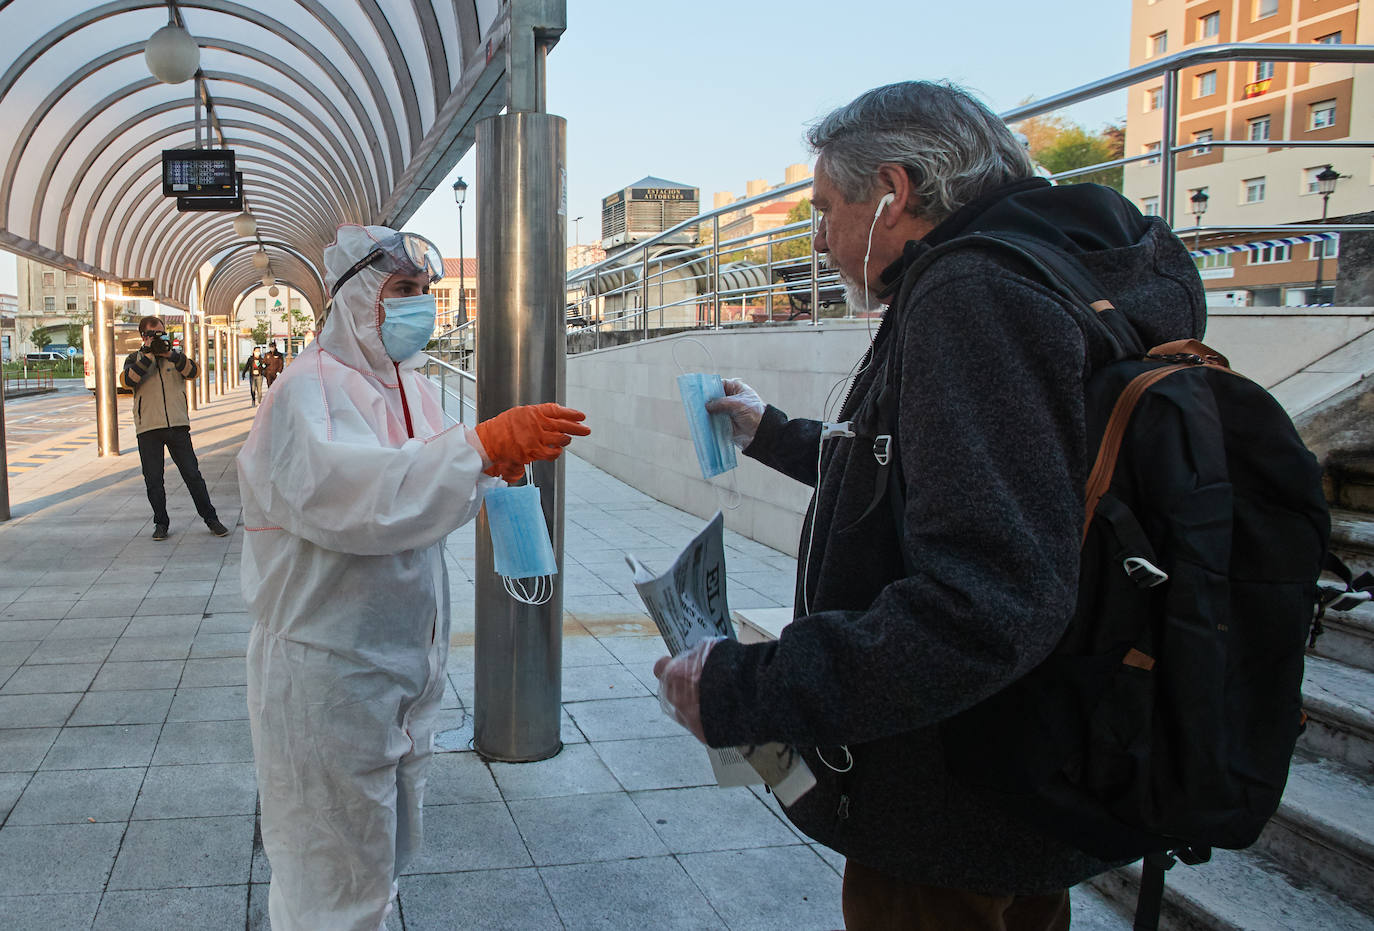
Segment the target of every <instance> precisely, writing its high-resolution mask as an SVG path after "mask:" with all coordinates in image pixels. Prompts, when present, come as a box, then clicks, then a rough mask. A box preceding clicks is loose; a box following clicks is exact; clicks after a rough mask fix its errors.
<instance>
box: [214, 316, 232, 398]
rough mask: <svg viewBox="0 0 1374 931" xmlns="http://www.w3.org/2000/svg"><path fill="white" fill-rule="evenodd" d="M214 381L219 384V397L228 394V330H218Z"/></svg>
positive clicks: (226, 328)
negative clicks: (217, 350)
mask: <svg viewBox="0 0 1374 931" xmlns="http://www.w3.org/2000/svg"><path fill="white" fill-rule="evenodd" d="M215 374H216V376H217V378H216V379H215V380H216V381H217V382H219V394H220V397H225V396H226V395H228V394H229V328H228V327H220V328H219V353H218V354H217V355H216V356H215Z"/></svg>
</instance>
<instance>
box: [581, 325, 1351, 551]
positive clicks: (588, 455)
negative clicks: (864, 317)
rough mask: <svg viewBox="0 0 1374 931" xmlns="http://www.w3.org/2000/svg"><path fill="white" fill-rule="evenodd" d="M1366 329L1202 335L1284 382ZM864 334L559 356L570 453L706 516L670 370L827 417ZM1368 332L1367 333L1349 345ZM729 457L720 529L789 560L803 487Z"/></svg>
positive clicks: (781, 334) (1271, 328)
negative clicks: (707, 375) (582, 429)
mask: <svg viewBox="0 0 1374 931" xmlns="http://www.w3.org/2000/svg"><path fill="white" fill-rule="evenodd" d="M875 325H876V324H875ZM1371 333H1374V310H1372V309H1370V308H1349V307H1331V308H1310V307H1303V308H1283V307H1275V308H1265V309H1264V310H1263V312H1256V311H1255V309H1254V308H1234V309H1220V308H1213V309H1212V311H1211V314H1210V317H1209V320H1208V326H1207V337H1206V341H1207V343H1208V345H1210V346H1212V347H1213V348H1214V349H1217V350H1218V351H1220V352H1222V353H1224V354H1225V355H1226V356H1227V357H1228V358H1229V359H1230V361H1231V364H1232V367H1233V368H1235V369H1236V371H1238V372H1241V373H1242V374H1244V375H1246V376H1248V377H1250V378H1252V379H1254V380H1255V381H1257V382H1258V383H1259V384H1261V385H1264V386H1265V387H1273V386H1275V385H1278V384H1279V383H1280V382H1284V383H1285V385H1286V386H1292V385H1295V384H1297V383H1299V382H1302V381H1303V378H1302V377H1298V378H1294V376H1295V375H1297V373H1300V372H1302V371H1303V370H1304V369H1307V368H1309V367H1313V368H1321V365H1322V364H1324V363H1322V362H1321V361H1320V360H1323V359H1324V358H1334V356H1333V355H1332V354H1333V353H1335V354H1336V355H1339V353H1338V352H1337V350H1341V349H1342V347H1346V346H1347V344H1351V343H1352V341H1357V340H1359V338H1360V337H1361V336H1366V335H1367V334H1371ZM869 338H870V337H869V331H868V328H867V326H866V325H865V324H864V323H862V322H845V321H826V323H825V324H824V325H823V326H819V327H811V326H806V325H804V324H803V325H790V324H789V325H783V326H774V327H760V328H758V329H748V330H737V331H733V332H729V331H720V332H712V331H709V330H708V331H698V332H695V333H692V334H682V335H676V336H666V337H660V338H658V339H652V340H649V341H648V342H638V343H631V344H630V345H627V346H618V347H614V348H610V349H602V350H598V351H596V352H584V353H578V354H576V355H573V356H569V357H568V369H567V371H568V393H567V399H568V403H569V404H570V405H572V406H573V407H576V408H578V409H579V410H583V411H585V412H586V413H587V419H588V423H589V424H591V426H592V430H593V433H592V435H591V436H589V437H586V438H581V439H578V441H577V442H576V443H575V444H574V446H573V450H574V451H575V452H576V454H577V455H578V456H581V457H582V458H583V459H586V460H587V461H588V462H591V463H592V464H594V465H596V466H597V467H598V468H601V469H604V470H605V471H607V472H609V473H611V474H612V475H615V476H616V477H618V478H620V479H621V480H623V481H625V482H627V483H629V484H630V485H633V486H634V487H636V488H638V489H640V490H641V491H643V492H645V493H646V494H649V495H652V496H653V497H655V498H657V499H658V500H660V501H664V502H667V503H668V504H671V505H673V506H675V507H679V508H682V509H683V510H685V511H688V512H690V513H693V514H696V515H698V516H700V517H702V518H709V517H710V516H711V515H712V514H714V513H715V512H716V511H717V510H723V509H724V504H725V502H727V501H728V500H730V499H729V497H728V496H727V495H726V494H723V493H718V492H717V489H716V486H715V485H713V484H712V483H708V482H706V481H705V480H703V479H702V477H701V470H700V468H699V467H698V465H697V459H696V454H695V452H694V451H693V449H692V441H691V438H690V436H689V435H688V433H687V422H686V419H685V416H684V414H683V410H682V400H681V398H680V397H679V395H678V391H677V381H676V379H677V376H678V374H679V373H680V372H681V371H684V370H685V371H689V372H701V371H714V372H719V373H720V374H722V375H724V376H726V377H735V378H742V379H743V380H744V381H746V382H748V383H749V384H750V385H752V386H753V387H754V388H755V390H757V391H758V392H759V395H760V396H761V397H762V398H763V399H764V400H765V401H767V402H769V403H771V404H774V405H776V406H777V407H779V408H781V409H782V410H783V411H785V412H787V414H788V415H789V416H793V417H810V418H822V419H827V420H829V419H832V418H833V417H834V416H835V414H836V413H838V410H839V405H840V402H841V400H842V397H843V394H844V392H845V391H846V390H847V387H848V376H849V372H850V371H851V369H852V368H853V367H854V366H855V365H856V363H857V362H858V360H859V359H860V357H861V356H862V355H863V353H864V350H865V348H867V346H868V342H869ZM1369 339H1374V336H1368V337H1367V339H1366V340H1363V341H1360V342H1359V343H1358V344H1357V345H1362V344H1363V343H1364V342H1368V340H1369ZM674 347H677V349H676V354H677V358H676V359H675V358H674ZM703 347H704V348H703ZM708 351H709V357H708V355H707V352H708ZM1360 359H1361V360H1363V359H1364V356H1363V355H1361V356H1360ZM1371 361H1374V360H1371ZM1357 363H1358V364H1359V365H1360V366H1362V367H1365V368H1368V367H1370V366H1367V365H1366V364H1365V362H1364V361H1360V360H1357ZM1314 364H1315V365H1314ZM680 366H681V367H680ZM1358 377H1362V375H1357V376H1355V378H1356V380H1358ZM1328 380H1329V378H1328ZM1293 390H1296V389H1292V388H1291V387H1290V388H1285V391H1286V392H1287V393H1291V392H1292V391H1293ZM1307 393H1308V394H1310V393H1311V389H1310V388H1309V389H1307ZM1328 393H1329V392H1328ZM827 395H829V403H828V404H827V403H826V401H827ZM1304 397H1306V395H1304ZM1285 398H1286V394H1283V397H1281V400H1282V399H1285ZM739 462H740V465H739V468H737V469H736V470H734V471H733V472H730V473H727V474H726V475H724V476H720V477H718V478H717V479H716V480H715V482H716V483H718V484H719V485H720V486H721V487H722V488H723V487H727V486H728V483H729V482H730V480H731V477H733V479H734V481H736V482H738V488H739V491H740V495H741V504H740V506H739V507H738V508H736V509H734V510H725V523H726V526H727V527H729V528H730V529H732V530H735V531H738V532H739V533H742V534H744V535H745V536H747V537H750V538H752V539H755V540H758V541H759V542H760V543H764V544H766V545H768V546H771V547H773V548H775V549H778V550H781V551H783V552H785V553H788V554H791V555H794V556H795V555H796V554H797V543H798V540H799V539H800V537H801V531H802V523H803V519H804V516H805V513H806V504H807V501H809V500H810V496H811V490H810V488H808V487H806V486H803V485H801V484H799V483H797V482H794V481H793V480H792V479H789V478H786V477H784V476H782V475H780V474H778V473H777V472H774V471H773V470H771V469H768V468H765V467H764V466H762V465H760V464H759V463H757V462H755V461H753V460H752V459H747V458H745V457H744V456H742V455H741V456H739Z"/></svg>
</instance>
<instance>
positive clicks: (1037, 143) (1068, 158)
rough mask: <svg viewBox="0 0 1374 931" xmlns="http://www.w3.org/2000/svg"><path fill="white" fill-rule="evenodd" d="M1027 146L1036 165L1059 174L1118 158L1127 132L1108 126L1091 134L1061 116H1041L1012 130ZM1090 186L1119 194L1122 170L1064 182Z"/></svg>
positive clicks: (1109, 169)
mask: <svg viewBox="0 0 1374 931" xmlns="http://www.w3.org/2000/svg"><path fill="white" fill-rule="evenodd" d="M1012 128H1013V129H1015V130H1016V131H1017V132H1019V133H1022V134H1024V135H1025V136H1026V138H1027V139H1028V140H1029V142H1030V154H1031V158H1032V159H1034V160H1035V162H1036V164H1038V165H1042V166H1044V167H1045V168H1046V169H1047V170H1049V171H1051V172H1053V173H1055V174H1058V173H1059V172H1061V171H1072V170H1073V169H1075V168H1086V167H1087V166H1089V165H1096V164H1099V163H1101V162H1109V161H1112V160H1113V159H1118V158H1121V156H1122V154H1123V153H1124V152H1125V148H1126V130H1125V127H1123V126H1121V125H1120V124H1110V125H1107V126H1105V127H1103V128H1102V131H1101V132H1097V133H1093V132H1089V131H1088V130H1086V129H1084V128H1083V127H1082V126H1080V125H1078V124H1077V123H1074V122H1073V121H1071V120H1069V119H1068V118H1066V117H1063V116H1057V115H1053V114H1050V115H1043V116H1033V117H1031V118H1030V119H1026V120H1022V121H1021V122H1019V123H1017V124H1015V126H1013V127H1012ZM1083 182H1092V183H1094V184H1105V185H1106V186H1107V187H1110V188H1115V189H1116V190H1118V191H1119V190H1121V182H1122V170H1121V168H1120V167H1117V168H1106V169H1103V170H1102V171H1094V172H1091V173H1089V174H1086V175H1078V176H1076V177H1073V178H1066V179H1064V181H1063V182H1061V183H1065V184H1080V183H1083Z"/></svg>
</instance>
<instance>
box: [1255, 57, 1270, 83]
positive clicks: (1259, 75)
mask: <svg viewBox="0 0 1374 931" xmlns="http://www.w3.org/2000/svg"><path fill="white" fill-rule="evenodd" d="M1273 76H1274V63H1273V62H1272V61H1257V62H1255V80H1256V81H1267V80H1269V79H1270V78H1272V77H1273Z"/></svg>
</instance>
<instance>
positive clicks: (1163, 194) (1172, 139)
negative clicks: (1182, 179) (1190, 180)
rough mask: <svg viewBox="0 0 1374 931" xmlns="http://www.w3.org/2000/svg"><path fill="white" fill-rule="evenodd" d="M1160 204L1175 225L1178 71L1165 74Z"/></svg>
mask: <svg viewBox="0 0 1374 931" xmlns="http://www.w3.org/2000/svg"><path fill="white" fill-rule="evenodd" d="M1159 139H1160V142H1159V154H1160V159H1159V160H1160V163H1161V164H1162V165H1163V166H1164V167H1163V170H1162V171H1161V172H1160V175H1161V176H1160V179H1159V206H1160V209H1161V210H1162V211H1164V222H1165V223H1168V224H1169V225H1170V226H1173V225H1174V180H1175V179H1174V146H1175V145H1176V144H1177V142H1178V71H1177V70H1171V71H1169V72H1168V73H1166V74H1165V75H1164V128H1163V131H1162V132H1161V134H1160V137H1159Z"/></svg>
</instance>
